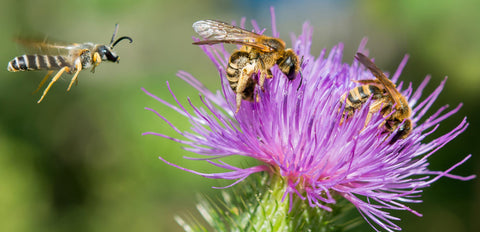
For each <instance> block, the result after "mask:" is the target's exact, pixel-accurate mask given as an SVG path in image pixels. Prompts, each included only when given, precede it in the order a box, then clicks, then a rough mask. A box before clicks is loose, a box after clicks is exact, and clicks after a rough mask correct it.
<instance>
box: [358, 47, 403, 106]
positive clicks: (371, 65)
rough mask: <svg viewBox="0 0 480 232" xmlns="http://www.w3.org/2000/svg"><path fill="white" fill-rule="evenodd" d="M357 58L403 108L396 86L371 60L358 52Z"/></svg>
mask: <svg viewBox="0 0 480 232" xmlns="http://www.w3.org/2000/svg"><path fill="white" fill-rule="evenodd" d="M356 58H357V60H358V61H359V62H360V63H362V64H363V65H365V67H367V68H368V69H369V70H370V72H372V74H373V75H374V76H375V77H376V78H377V79H378V80H379V81H380V82H381V83H382V85H383V86H384V87H385V90H386V91H387V93H388V94H389V95H390V96H391V97H392V98H393V100H394V101H395V103H396V104H397V106H401V105H402V102H401V101H400V96H401V94H400V92H398V90H397V88H396V86H395V84H393V82H392V81H390V80H389V79H388V78H387V77H386V76H385V74H383V72H382V70H380V69H379V68H378V67H377V65H375V63H373V62H372V60H370V58H368V57H367V56H365V55H364V54H362V53H360V52H357V56H356Z"/></svg>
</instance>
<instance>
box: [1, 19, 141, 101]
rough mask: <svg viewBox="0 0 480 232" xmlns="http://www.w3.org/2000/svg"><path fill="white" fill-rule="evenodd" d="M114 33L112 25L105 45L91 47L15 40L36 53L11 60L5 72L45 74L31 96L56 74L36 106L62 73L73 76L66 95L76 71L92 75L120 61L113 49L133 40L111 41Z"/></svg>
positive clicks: (75, 79) (85, 44)
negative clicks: (106, 63) (102, 65)
mask: <svg viewBox="0 0 480 232" xmlns="http://www.w3.org/2000/svg"><path fill="white" fill-rule="evenodd" d="M117 30H118V24H117V25H115V31H114V33H113V36H112V39H111V41H110V44H109V45H102V44H94V43H83V44H79V43H73V44H68V45H60V44H55V43H47V42H43V41H34V40H27V39H18V40H17V42H18V43H20V44H22V45H24V46H25V47H29V48H33V49H36V50H38V53H37V54H32V55H27V54H25V55H23V56H17V57H15V58H13V59H12V60H11V61H10V62H9V63H8V67H7V69H8V71H10V72H18V71H32V70H48V73H47V75H46V76H45V77H44V78H43V80H42V81H41V82H40V84H39V85H38V88H37V90H35V92H37V91H38V90H39V89H40V88H41V87H42V86H43V84H45V82H46V81H47V79H48V77H49V76H50V75H51V74H52V73H53V72H54V71H55V70H58V72H57V74H56V75H55V76H54V77H53V78H52V80H51V81H50V83H49V84H48V86H47V87H46V88H45V90H44V91H43V94H42V97H40V99H39V100H38V101H37V103H40V102H41V101H42V100H43V98H44V97H45V95H46V94H47V93H48V91H49V90H50V88H51V87H52V85H53V83H55V82H56V81H57V80H58V79H59V78H60V76H61V75H62V74H63V73H64V72H67V73H70V74H74V75H73V78H72V80H71V81H70V84H69V85H68V88H67V91H70V88H71V87H72V85H73V83H74V82H76V81H77V82H78V80H77V77H78V74H79V73H80V71H82V70H84V69H88V68H92V72H94V71H95V67H97V66H98V65H99V64H100V63H101V62H102V61H111V62H117V63H118V61H119V59H120V57H119V56H118V55H116V54H115V53H114V52H113V48H114V47H115V45H117V44H118V42H120V41H122V40H124V39H127V40H129V41H130V43H132V42H133V40H132V38H130V37H128V36H122V37H120V38H118V39H117V40H115V35H116V34H117ZM35 92H34V93H35Z"/></svg>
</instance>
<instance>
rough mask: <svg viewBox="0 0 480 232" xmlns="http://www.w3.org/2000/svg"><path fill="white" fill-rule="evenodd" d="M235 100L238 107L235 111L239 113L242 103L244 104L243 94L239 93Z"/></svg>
mask: <svg viewBox="0 0 480 232" xmlns="http://www.w3.org/2000/svg"><path fill="white" fill-rule="evenodd" d="M235 100H236V104H237V109H236V110H235V113H238V111H239V110H240V105H241V104H242V94H241V93H237V95H236V98H235Z"/></svg>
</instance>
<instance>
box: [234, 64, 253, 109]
mask: <svg viewBox="0 0 480 232" xmlns="http://www.w3.org/2000/svg"><path fill="white" fill-rule="evenodd" d="M254 72H255V64H249V65H246V66H245V67H244V68H243V69H242V74H241V75H240V78H238V83H237V91H236V92H237V95H236V99H235V100H236V103H237V110H235V113H238V111H239V110H240V105H241V104H242V98H243V97H242V95H243V91H245V88H246V87H247V83H248V80H249V78H250V76H251V75H252V74H253V73H254Z"/></svg>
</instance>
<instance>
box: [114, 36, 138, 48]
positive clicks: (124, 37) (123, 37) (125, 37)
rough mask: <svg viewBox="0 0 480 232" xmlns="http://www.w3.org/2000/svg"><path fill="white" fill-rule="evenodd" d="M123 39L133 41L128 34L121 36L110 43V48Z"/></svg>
mask: <svg viewBox="0 0 480 232" xmlns="http://www.w3.org/2000/svg"><path fill="white" fill-rule="evenodd" d="M124 39H128V40H129V41H130V43H133V39H132V38H130V37H128V36H122V37H120V38H118V39H117V41H115V42H114V43H113V44H112V48H113V47H115V45H117V44H118V42H120V41H122V40H124Z"/></svg>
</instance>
